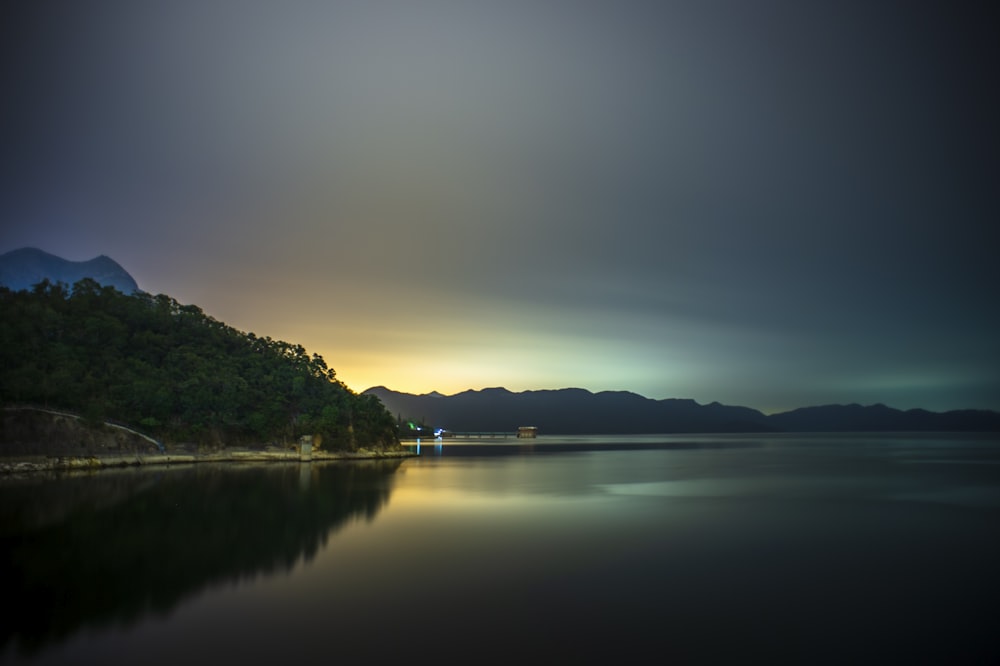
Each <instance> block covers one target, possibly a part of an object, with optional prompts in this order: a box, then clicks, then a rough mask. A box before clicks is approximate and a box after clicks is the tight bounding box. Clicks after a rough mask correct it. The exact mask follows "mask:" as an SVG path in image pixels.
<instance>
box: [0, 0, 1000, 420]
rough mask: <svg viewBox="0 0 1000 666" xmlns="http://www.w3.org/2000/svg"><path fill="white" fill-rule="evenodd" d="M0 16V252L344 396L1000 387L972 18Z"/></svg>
mask: <svg viewBox="0 0 1000 666" xmlns="http://www.w3.org/2000/svg"><path fill="white" fill-rule="evenodd" d="M2 11H3V12H4V14H3V15H2V16H0V26H2V27H0V77H2V78H0V85H2V87H3V90H4V91H6V94H5V98H6V99H7V100H8V101H7V103H5V104H4V105H2V108H0V139H2V142H3V145H4V146H5V147H6V149H5V156H4V158H3V160H2V176H3V182H4V189H3V192H2V199H0V207H2V208H0V217H2V224H3V238H2V241H3V246H4V247H3V248H0V249H10V248H12V247H17V246H20V245H26V244H31V245H37V246H41V247H43V248H44V249H48V250H49V251H53V252H56V253H60V254H63V256H67V257H68V258H74V259H83V258H89V257H90V256H93V255H96V254H100V253H106V254H110V255H111V256H114V257H115V258H116V259H117V260H119V261H120V262H121V263H123V264H124V265H125V266H126V267H127V268H128V269H129V270H130V271H132V272H133V273H134V274H135V275H136V277H137V278H139V282H140V284H141V286H143V287H145V288H147V289H150V290H153V291H165V292H168V293H171V294H172V295H175V296H177V297H178V298H181V299H182V300H187V301H192V302H197V303H199V304H200V305H201V306H202V307H204V308H205V309H206V310H208V311H210V312H212V313H213V314H215V315H216V316H218V317H220V318H222V319H224V320H227V321H231V322H232V323H233V324H235V325H237V326H240V327H241V328H244V329H251V330H256V331H258V332H260V333H263V334H269V335H272V336H275V337H285V338H286V339H294V340H296V341H301V342H303V344H306V345H307V346H308V347H310V348H311V349H314V350H316V351H319V352H320V353H323V354H324V355H325V356H326V357H327V358H328V360H329V361H330V362H331V364H332V365H334V366H335V367H337V368H338V371H339V372H340V373H341V376H342V377H344V378H345V379H346V380H348V381H349V382H350V383H352V384H356V386H355V387H356V388H358V389H363V388H366V387H367V385H369V384H387V385H390V386H393V387H394V388H399V389H404V390H407V389H408V390H416V391H425V390H431V389H439V390H445V391H449V390H460V389H462V388H467V387H470V386H483V385H491V384H499V383H507V384H508V385H509V386H510V387H511V388H542V387H557V386H567V385H582V386H586V387H588V388H593V389H605V388H612V389H619V388H621V389H630V390H635V391H637V392H641V393H644V394H647V395H651V396H654V397H669V396H691V397H695V398H697V399H699V400H705V401H707V400H713V399H719V400H726V401H729V402H735V403H742V404H748V405H752V406H760V407H765V408H780V407H792V406H797V405H801V404H807V403H814V402H838V401H850V400H865V401H877V400H879V401H882V402H887V403H889V404H894V405H897V406H900V407H910V406H926V407H931V408H945V407H958V406H982V407H993V408H1000V380H998V373H997V370H998V368H1000V348H998V344H997V343H996V342H995V340H997V339H1000V335H998V328H1000V326H998V324H1000V321H998V319H1000V315H998V314H997V313H996V309H995V308H992V307H990V299H991V298H992V296H993V294H994V293H995V290H996V288H995V285H996V284H1000V262H996V261H995V257H994V254H995V251H996V250H995V248H996V247H997V241H998V238H997V231H996V230H995V229H996V225H995V220H997V219H1000V216H998V213H1000V211H998V206H997V197H996V193H995V176H994V174H996V173H998V172H1000V171H998V167H1000V164H998V163H997V162H998V155H1000V150H998V148H1000V141H998V133H997V124H996V122H995V118H997V117H1000V113H998V112H1000V108H998V106H1000V104H998V101H997V99H996V96H995V94H994V93H993V91H992V88H993V85H992V79H993V78H994V75H993V72H992V69H993V67H992V63H993V62H996V60H997V57H996V56H997V55H998V54H997V47H996V45H995V39H994V32H995V30H994V28H995V27H996V26H995V23H993V22H991V20H990V17H989V16H987V15H986V14H985V13H980V11H979V10H977V9H975V8H970V7H954V6H952V5H951V4H946V3H923V4H921V5H920V6H919V7H917V6H911V5H909V4H903V3H891V2H881V3H874V4H868V5H863V6H861V5H859V6H844V5H843V3H834V2H829V3H826V2H822V3H807V4H805V3H797V2H784V1H771V2H760V3H739V2H729V1H722V0H720V1H717V2H672V3H671V2H668V3H649V2H639V1H636V2H625V3H602V2H585V3H579V2H574V3H568V2H531V3H528V2H504V3H490V2H484V3H467V2H461V3H459V2H335V3H325V2H309V1H305V0H303V1H299V2H292V3H282V4H281V5H278V4H275V3H269V2H227V1H224V0H214V1H213V0H209V1H208V2H174V3H157V4H146V3H131V2H112V1H98V2H93V3H87V6H86V7H83V6H82V5H74V4H69V5H66V4H64V3H55V2H33V3H6V4H5V5H4V9H3V10H2Z"/></svg>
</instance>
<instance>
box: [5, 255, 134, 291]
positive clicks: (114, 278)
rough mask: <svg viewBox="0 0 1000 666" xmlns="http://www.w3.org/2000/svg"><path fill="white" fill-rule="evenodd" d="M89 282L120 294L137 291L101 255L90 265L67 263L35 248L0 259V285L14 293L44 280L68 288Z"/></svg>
mask: <svg viewBox="0 0 1000 666" xmlns="http://www.w3.org/2000/svg"><path fill="white" fill-rule="evenodd" d="M83 278H91V279H92V280H94V281H95V282H97V283H98V284H100V285H102V286H105V287H114V288H115V289H117V290H118V291H120V292H122V293H123V294H131V293H133V292H136V291H139V286H138V285H137V284H136V281H135V279H134V278H133V277H132V276H131V275H129V274H128V272H127V271H126V270H125V269H124V268H122V267H121V266H120V265H119V264H118V262H116V261H115V260H114V259H112V258H111V257H108V256H105V255H103V254H102V255H100V256H99V257H94V258H93V259H90V260H89V261H69V260H68V259H63V258H62V257H57V256H56V255H54V254H49V253H48V252H45V251H43V250H39V249H38V248H34V247H25V248H21V249H19V250H11V251H10V252H7V253H5V254H2V255H0V285H3V286H5V287H7V288H8V289H11V290H13V291H21V290H24V289H31V288H32V287H33V286H35V285H36V284H38V283H39V282H41V281H43V280H48V281H49V282H53V283H55V282H63V283H65V284H67V285H69V286H72V285H73V284H74V283H76V282H78V281H80V280H82V279H83Z"/></svg>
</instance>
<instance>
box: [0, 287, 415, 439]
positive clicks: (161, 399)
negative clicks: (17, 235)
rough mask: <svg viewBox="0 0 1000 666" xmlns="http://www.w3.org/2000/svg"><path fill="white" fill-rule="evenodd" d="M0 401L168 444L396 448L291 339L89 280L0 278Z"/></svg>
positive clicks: (370, 407)
mask: <svg viewBox="0 0 1000 666" xmlns="http://www.w3.org/2000/svg"><path fill="white" fill-rule="evenodd" d="M0 403H2V404H5V405H13V404H27V405H37V406H43V407H51V408H59V409H64V410H70V411H75V412H78V413H80V414H82V415H84V416H85V417H86V418H87V419H88V420H90V421H92V422H95V423H97V422H101V421H105V420H113V421H118V422H122V423H126V424H129V425H132V426H133V427H136V428H139V429H141V430H142V431H144V432H147V433H149V434H151V435H153V436H155V437H157V438H159V439H161V440H163V441H165V442H167V443H168V444H169V443H170V442H197V443H206V444H219V445H226V444H280V443H290V442H294V441H295V440H296V438H297V437H299V436H300V435H307V434H308V435H321V436H322V441H323V448H328V449H356V448H361V447H365V448H386V447H395V446H398V439H397V435H396V428H395V421H394V419H393V417H392V416H391V415H390V414H389V413H388V412H387V411H386V410H385V408H384V407H383V406H382V404H381V402H379V400H378V399H377V398H375V397H373V396H366V395H358V394H356V393H354V392H353V391H351V390H350V389H348V388H347V387H346V386H345V385H344V384H343V383H342V382H340V381H339V380H337V379H336V375H335V373H334V371H333V369H331V368H328V367H327V365H326V363H325V362H324V360H323V358H322V357H320V356H319V355H316V354H313V355H311V356H310V355H309V354H307V353H306V350H305V349H304V348H303V347H302V346H300V345H294V344H290V343H287V342H282V341H280V340H272V339H271V338H268V337H257V336H255V335H254V334H253V333H243V332H241V331H238V330H236V329H234V328H232V327H230V326H227V325H226V324H223V323H222V322H220V321H217V320H215V319H213V318H212V317H210V316H208V315H206V314H205V313H204V312H202V310H201V309H200V308H198V307H197V306H194V305H181V304H179V303H178V302H177V301H175V300H174V299H173V298H170V297H169V296H165V295H163V294H160V295H158V296H152V295H149V294H146V293H142V292H138V293H135V294H133V295H125V294H122V293H121V292H119V291H117V290H115V289H113V288H111V287H101V286H100V285H99V284H98V283H96V282H95V281H93V280H90V279H84V280H81V281H80V282H77V283H76V284H75V285H74V286H73V287H72V288H70V287H67V286H65V285H63V284H51V283H49V282H43V283H41V284H39V285H36V286H35V287H34V288H33V289H32V290H30V291H11V290H9V289H7V288H4V287H0Z"/></svg>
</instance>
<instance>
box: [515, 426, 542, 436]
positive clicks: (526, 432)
mask: <svg viewBox="0 0 1000 666" xmlns="http://www.w3.org/2000/svg"><path fill="white" fill-rule="evenodd" d="M517 436H518V438H525V437H537V436H538V428H536V427H535V426H521V427H520V428H518V429H517Z"/></svg>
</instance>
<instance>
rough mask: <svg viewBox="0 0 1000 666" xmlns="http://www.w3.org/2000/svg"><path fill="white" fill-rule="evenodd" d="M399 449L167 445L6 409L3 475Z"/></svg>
mask: <svg viewBox="0 0 1000 666" xmlns="http://www.w3.org/2000/svg"><path fill="white" fill-rule="evenodd" d="M412 455H413V454H412V453H410V452H409V451H407V450H405V449H403V448H399V449H388V450H383V449H359V450H357V451H327V450H323V449H316V448H314V447H311V450H309V449H300V447H297V446H294V447H293V446H288V447H279V446H273V445H271V446H259V447H222V446H219V447H216V448H213V449H207V450H206V449H204V448H201V447H197V446H195V445H173V446H170V445H168V446H163V445H162V444H160V443H159V442H156V441H155V440H153V439H151V438H149V437H147V436H145V435H143V434H141V433H138V432H135V431H132V430H130V429H128V428H124V427H121V426H114V425H111V424H104V425H102V426H97V427H95V426H91V425H88V424H86V423H85V422H84V421H83V420H82V419H80V418H79V417H78V416H75V415H71V414H64V413H59V412H54V411H46V410H39V409H10V408H5V409H4V410H3V411H2V418H0V474H19V473H27V472H36V471H56V470H87V469H93V470H96V469H102V468H110V467H128V466H143V465H180V464H190V463H201V462H210V463H211V462H214V463H230V462H231V463H241V462H254V463H261V462H294V463H309V462H313V461H316V462H322V461H336V460H373V459H384V458H406V457H409V456H412Z"/></svg>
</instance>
